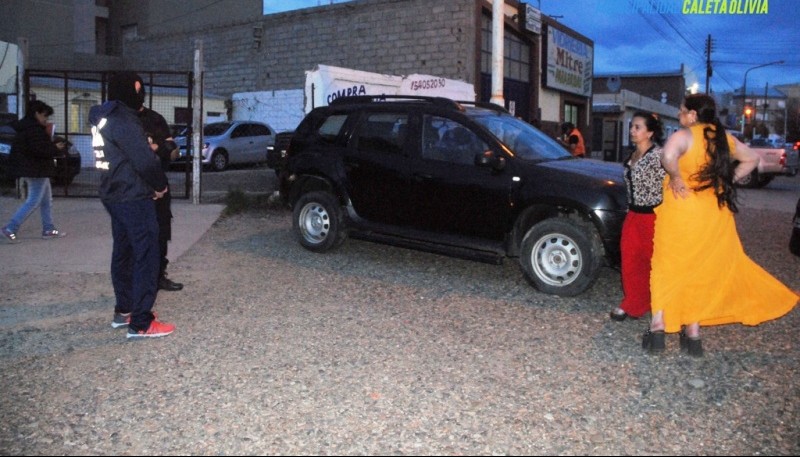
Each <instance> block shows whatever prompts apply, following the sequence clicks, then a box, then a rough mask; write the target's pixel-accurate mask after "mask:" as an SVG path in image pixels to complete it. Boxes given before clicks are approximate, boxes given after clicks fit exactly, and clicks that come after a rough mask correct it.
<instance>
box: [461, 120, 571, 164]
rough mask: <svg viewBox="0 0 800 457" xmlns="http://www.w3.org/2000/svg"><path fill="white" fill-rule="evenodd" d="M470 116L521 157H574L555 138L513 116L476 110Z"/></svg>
mask: <svg viewBox="0 0 800 457" xmlns="http://www.w3.org/2000/svg"><path fill="white" fill-rule="evenodd" d="M470 117H471V118H472V120H474V121H475V122H477V123H479V124H481V125H482V126H484V127H486V129H487V130H489V131H490V132H491V133H492V134H494V136H495V137H497V139H499V140H500V141H501V142H502V143H503V144H505V145H506V146H507V147H508V148H509V149H510V150H511V151H512V152H513V153H514V155H515V156H516V157H518V158H520V159H523V160H536V161H539V160H558V159H567V158H572V154H570V153H569V152H568V151H567V150H566V149H564V147H563V146H561V145H560V144H558V143H557V142H556V141H555V140H554V139H552V138H550V137H549V136H547V135H545V134H544V133H543V132H542V131H540V130H538V129H536V128H534V127H533V126H532V125H530V124H528V123H527V122H524V121H521V120H519V119H517V118H515V117H513V116H509V115H506V114H497V113H495V112H489V111H475V112H474V113H471V114H470Z"/></svg>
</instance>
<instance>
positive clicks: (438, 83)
mask: <svg viewBox="0 0 800 457" xmlns="http://www.w3.org/2000/svg"><path fill="white" fill-rule="evenodd" d="M445 83H446V80H445V79H444V78H437V79H426V80H424V81H412V82H411V90H426V89H441V88H443V87H444V86H445Z"/></svg>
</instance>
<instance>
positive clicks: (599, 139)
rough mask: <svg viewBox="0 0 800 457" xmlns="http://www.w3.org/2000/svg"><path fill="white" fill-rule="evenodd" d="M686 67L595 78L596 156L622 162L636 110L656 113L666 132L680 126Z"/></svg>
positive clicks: (593, 140)
mask: <svg viewBox="0 0 800 457" xmlns="http://www.w3.org/2000/svg"><path fill="white" fill-rule="evenodd" d="M683 71H684V68H683V66H681V68H680V70H677V71H674V72H666V73H649V74H642V73H629V74H598V75H595V78H594V81H593V92H594V100H593V106H592V115H593V120H592V141H591V144H592V146H593V147H592V155H593V157H595V158H599V159H603V160H607V161H614V162H619V161H622V160H624V158H625V155H626V150H627V149H628V147H629V146H630V122H631V119H632V118H633V114H634V113H635V112H636V111H646V112H651V113H656V114H658V115H659V116H660V118H661V121H662V123H663V124H664V130H665V132H664V133H665V135H666V136H669V135H670V134H671V133H672V132H674V131H675V130H677V129H679V128H680V123H679V121H678V112H679V108H680V105H681V102H682V101H683V97H684V96H685V95H686V80H685V77H684V73H683Z"/></svg>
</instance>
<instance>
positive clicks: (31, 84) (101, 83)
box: [23, 70, 193, 198]
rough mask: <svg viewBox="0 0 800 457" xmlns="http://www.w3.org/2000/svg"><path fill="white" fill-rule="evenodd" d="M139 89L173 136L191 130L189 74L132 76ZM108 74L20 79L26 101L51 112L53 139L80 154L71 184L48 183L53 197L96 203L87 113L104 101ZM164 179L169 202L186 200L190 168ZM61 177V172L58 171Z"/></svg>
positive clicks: (40, 73)
mask: <svg viewBox="0 0 800 457" xmlns="http://www.w3.org/2000/svg"><path fill="white" fill-rule="evenodd" d="M136 73H137V74H139V76H141V77H142V79H143V80H144V83H145V91H146V94H147V97H146V98H145V106H147V107H148V108H150V109H152V110H154V111H156V112H158V113H159V114H161V115H162V116H164V118H165V119H166V120H167V122H168V123H169V124H170V126H172V127H174V130H173V131H174V132H175V133H174V134H175V135H177V134H178V133H180V131H182V130H185V129H186V127H191V125H192V78H193V75H192V72H174V71H173V72H169V71H158V72H157V71H137V72H136ZM112 74H113V72H85V71H84V72H78V71H53V70H27V71H26V72H25V75H24V78H23V84H24V91H23V93H25V94H28V100H41V101H43V102H45V103H47V104H48V105H50V106H52V107H53V110H54V113H53V116H51V117H50V121H51V122H53V123H54V124H55V126H54V129H55V135H58V136H62V137H64V138H66V139H67V141H69V142H70V143H71V144H72V152H74V153H78V154H80V158H81V167H80V172H79V173H78V174H77V175H76V176H75V177H74V178H73V179H72V180H69V179H60V180H54V189H53V193H54V194H55V195H64V196H76V197H96V196H97V188H98V186H99V184H100V176H101V175H100V171H99V170H98V169H96V168H95V167H94V163H95V160H94V153H93V151H92V135H91V125H90V124H89V109H90V108H91V107H92V106H95V105H98V104H101V103H103V102H105V101H106V97H107V89H108V81H109V78H110V76H111V75H112ZM174 170H175V171H172V172H170V173H169V180H170V192H171V193H172V196H173V198H187V197H188V196H189V194H190V187H189V184H190V183H191V176H190V173H191V166H182V167H180V168H175V169H174ZM63 172H64V173H67V172H66V169H65V170H63Z"/></svg>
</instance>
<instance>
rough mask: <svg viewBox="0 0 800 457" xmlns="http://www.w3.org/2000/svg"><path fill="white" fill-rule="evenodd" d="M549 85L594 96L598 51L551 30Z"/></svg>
mask: <svg viewBox="0 0 800 457" xmlns="http://www.w3.org/2000/svg"><path fill="white" fill-rule="evenodd" d="M546 47H547V61H546V65H547V68H546V69H545V71H544V72H543V74H544V75H545V82H544V84H545V86H546V87H549V88H551V89H558V90H562V91H564V92H569V93H572V94H576V95H580V96H583V97H590V96H591V95H592V73H593V66H594V65H593V64H594V48H593V47H592V45H590V44H588V43H586V42H584V41H581V40H579V39H578V38H577V37H574V36H572V35H569V34H568V33H566V32H564V31H563V30H559V29H557V28H555V27H550V26H548V27H547V43H546Z"/></svg>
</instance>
